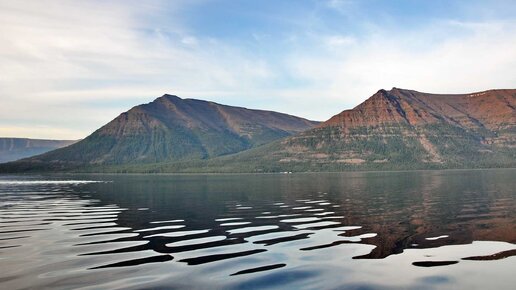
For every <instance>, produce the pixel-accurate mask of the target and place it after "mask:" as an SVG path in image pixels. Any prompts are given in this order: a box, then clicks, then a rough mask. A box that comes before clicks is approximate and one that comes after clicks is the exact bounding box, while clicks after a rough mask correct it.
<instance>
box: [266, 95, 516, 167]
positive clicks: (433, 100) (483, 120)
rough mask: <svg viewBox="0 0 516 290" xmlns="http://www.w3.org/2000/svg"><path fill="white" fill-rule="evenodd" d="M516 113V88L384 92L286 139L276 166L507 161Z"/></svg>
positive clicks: (515, 143)
mask: <svg viewBox="0 0 516 290" xmlns="http://www.w3.org/2000/svg"><path fill="white" fill-rule="evenodd" d="M515 107H516V90H489V91H485V92H477V93H471V94H461V95H440V94H427V93H421V92H417V91H412V90H403V89H398V88H393V89H392V90H390V91H386V90H380V91H378V92H377V93H376V94H374V95H373V96H371V97H370V98H369V99H367V100H366V101H364V102H363V103H361V104H360V105H358V106H357V107H355V108H353V109H351V110H345V111H343V112H341V113H340V114H337V115H335V116H333V117H332V118H330V119H329V120H328V121H326V122H323V123H321V124H320V125H319V126H318V127H317V128H314V129H312V130H308V131H306V132H304V133H301V134H299V135H296V136H292V137H289V138H287V139H285V140H284V141H283V142H282V144H281V146H279V147H278V150H276V151H274V152H272V153H271V155H273V156H275V157H271V160H275V159H277V160H278V162H280V163H284V164H288V163H293V164H295V163H305V164H306V163H312V165H314V164H319V165H320V166H322V167H324V166H326V165H327V164H341V167H351V168H352V167H359V165H362V166H363V165H367V164H369V165H371V166H372V167H375V166H376V167H381V166H380V164H389V163H393V164H407V165H408V164H435V165H436V166H445V165H446V164H450V163H451V164H453V165H454V166H459V167H460V165H461V164H465V163H468V162H473V163H475V162H477V163H482V162H486V164H488V163H489V162H491V161H492V162H498V161H503V160H502V159H503V158H508V157H509V158H510V157H511V156H513V155H514V152H513V151H514V150H512V149H514V148H515V147H516V110H515ZM498 153H501V154H498ZM336 166H337V167H338V166H339V165H336ZM316 167H317V166H316ZM330 167H331V166H330ZM333 167H335V166H333Z"/></svg>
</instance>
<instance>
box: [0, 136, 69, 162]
mask: <svg viewBox="0 0 516 290" xmlns="http://www.w3.org/2000/svg"><path fill="white" fill-rule="evenodd" d="M75 142H77V140H44V139H29V138H7V137H4V138H2V137H0V163H3V162H9V161H14V160H18V159H22V158H27V157H31V156H34V155H38V154H42V153H45V152H48V151H51V150H54V149H57V148H62V147H65V146H68V145H71V144H73V143H75Z"/></svg>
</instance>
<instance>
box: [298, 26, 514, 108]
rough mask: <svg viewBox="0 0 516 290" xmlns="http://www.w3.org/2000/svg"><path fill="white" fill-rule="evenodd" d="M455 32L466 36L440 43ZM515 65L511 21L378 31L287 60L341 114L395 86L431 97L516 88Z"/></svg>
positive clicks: (457, 36) (454, 36) (458, 36)
mask: <svg viewBox="0 0 516 290" xmlns="http://www.w3.org/2000/svg"><path fill="white" fill-rule="evenodd" d="M457 28H460V29H461V30H465V31H461V33H460V35H449V36H448V37H442V38H441V35H446V33H447V32H449V31H454V30H456V29H457ZM436 38H440V39H439V40H436ZM320 40H321V41H324V40H327V38H324V37H321V38H320ZM515 64H516V25H515V23H513V22H506V23H460V22H446V23H444V24H442V25H435V26H433V27H432V29H429V30H427V31H418V32H417V33H405V34H398V35H396V34H395V33H394V32H389V31H377V33H375V34H373V35H371V36H370V37H365V38H364V39H362V40H360V41H358V42H356V43H355V44H353V45H352V46H344V47H342V49H341V50H336V51H334V52H333V53H324V54H319V55H312V54H310V55H302V54H298V55H294V56H292V57H291V58H290V60H289V66H290V68H291V72H292V73H293V74H296V75H298V76H300V77H302V78H304V79H307V80H312V81H314V86H313V87H314V88H318V89H320V91H319V93H320V94H321V95H323V96H326V98H327V101H328V102H332V103H335V104H337V103H338V102H340V103H341V104H343V106H341V107H342V109H345V108H350V107H352V106H355V105H357V104H358V103H359V102H361V101H363V100H365V99H366V98H367V97H369V96H370V95H371V94H373V93H374V92H376V91H377V90H378V89H381V88H384V89H390V88H391V87H394V86H396V87H401V88H407V89H416V90H420V91H424V92H433V93H466V92H472V91H480V90H486V89H491V88H514V85H515V84H516V66H515ZM334 113H338V112H334Z"/></svg>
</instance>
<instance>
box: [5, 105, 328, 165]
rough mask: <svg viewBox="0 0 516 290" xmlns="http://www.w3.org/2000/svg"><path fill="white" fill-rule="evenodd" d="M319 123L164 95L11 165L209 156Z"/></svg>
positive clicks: (119, 162) (110, 163) (78, 163)
mask: <svg viewBox="0 0 516 290" xmlns="http://www.w3.org/2000/svg"><path fill="white" fill-rule="evenodd" d="M317 124H319V123H318V122H314V121H309V120H306V119H303V118H299V117H295V116H291V115H287V114H281V113H277V112H271V111H262V110H250V109H246V108H240V107H231V106H225V105H220V104H217V103H213V102H207V101H202V100H195V99H181V98H179V97H177V96H173V95H164V96H162V97H160V98H157V99H156V100H154V101H153V102H151V103H148V104H143V105H139V106H136V107H133V108H132V109H130V110H129V111H127V112H125V113H122V114H121V115H119V116H118V117H116V118H115V119H114V120H112V121H111V122H109V123H108V124H106V125H105V126H103V127H102V128H100V129H98V130H97V131H95V132H94V133H93V134H91V135H90V136H88V137H86V138H85V139H83V140H81V141H80V142H77V143H75V144H73V145H72V146H69V147H66V148H62V149H59V150H55V151H51V152H48V153H46V154H43V155H39V156H36V157H32V158H29V159H25V160H22V161H19V162H17V163H15V164H11V165H10V166H11V167H12V168H19V169H37V168H41V169H69V168H75V167H85V166H99V165H116V164H141V163H155V162H176V161H182V160H198V159H207V158H213V157H216V156H221V155H226V154H231V153H236V152H239V151H243V150H246V149H249V148H253V147H256V146H260V145H263V144H266V143H269V142H271V141H274V140H277V139H279V138H283V137H286V136H289V135H292V134H296V133H299V132H302V131H305V130H307V129H310V128H312V127H314V126H316V125H317Z"/></svg>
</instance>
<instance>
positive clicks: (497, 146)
mask: <svg viewBox="0 0 516 290" xmlns="http://www.w3.org/2000/svg"><path fill="white" fill-rule="evenodd" d="M195 104H204V106H200V107H198V106H193V105H195ZM190 105H192V106H193V107H188V106H190ZM148 106H150V107H153V106H158V107H159V108H160V110H164V111H160V110H157V109H156V110H153V111H156V112H157V113H156V118H155V119H152V120H144V119H143V120H142V119H141V118H142V116H146V114H145V112H146V108H148ZM185 106H186V107H185ZM212 107H215V108H216V109H217V110H213V108H212ZM226 107H227V108H231V109H226ZM515 107H516V89H495V90H488V91H482V92H475V93H468V94H429V93H422V92H418V91H415V90H406V89H399V88H393V89H391V90H388V91H387V90H379V91H378V92H376V93H375V94H373V95H372V96H371V97H370V98H368V99H367V100H365V101H364V102H362V103H361V104H359V105H358V106H356V107H355V108H353V109H349V110H344V111H342V112H341V113H339V114H336V115H334V116H333V117H331V118H330V119H328V120H327V121H325V122H322V123H318V124H317V123H315V122H312V123H310V124H311V126H308V127H310V128H307V129H306V130H302V128H301V127H303V126H305V125H306V122H310V121H307V120H305V119H303V120H304V121H301V123H302V124H305V125H299V123H295V124H297V125H296V126H287V125H288V124H289V123H288V122H286V124H284V125H283V126H286V127H284V129H286V128H288V129H289V130H291V134H288V135H287V134H284V136H280V137H278V135H275V136H274V137H275V138H258V139H259V140H258V141H259V142H255V143H252V144H251V143H247V144H251V145H252V146H248V147H246V148H244V149H242V150H233V152H230V151H231V150H227V151H224V148H226V147H224V146H225V145H226V144H225V143H224V140H225V139H224V138H229V137H228V136H235V135H237V136H239V137H238V138H236V140H242V139H239V138H240V137H242V136H248V135H249V136H248V137H249V138H247V139H246V140H247V142H252V138H253V136H260V134H261V133H260V132H261V129H260V126H258V127H256V126H255V127H254V128H253V126H250V127H249V124H250V123H245V122H242V118H243V117H245V115H244V116H241V114H239V112H240V110H248V109H244V108H238V107H231V106H226V105H220V104H216V103H210V102H206V101H202V100H195V99H185V100H183V99H180V98H178V97H177V96H168V95H164V96H163V97H161V98H158V99H157V100H156V101H154V102H152V103H149V104H145V105H142V106H137V107H135V108H136V109H135V108H133V109H135V111H136V112H134V111H133V112H132V113H131V114H128V113H129V112H131V110H133V109H131V110H129V111H128V112H126V113H123V114H121V115H120V116H126V117H127V118H132V119H134V120H133V121H134V122H136V123H138V124H140V125H141V126H140V127H138V128H140V129H142V128H143V129H145V128H147V127H157V128H159V127H160V126H161V125H162V123H165V124H166V123H167V122H168V121H171V120H173V121H174V122H173V123H174V124H181V126H182V127H181V128H190V129H191V128H197V129H199V130H201V131H202V130H205V129H207V128H208V129H209V130H211V131H210V132H217V134H218V135H214V136H215V137H213V138H211V139H210V138H207V139H206V140H207V142H208V143H209V142H211V143H210V144H212V145H213V146H212V148H211V149H210V150H212V151H211V152H201V153H202V154H200V155H199V152H197V153H196V154H197V155H193V158H192V155H183V157H184V156H186V157H185V158H176V159H169V160H165V161H164V160H158V159H156V160H155V161H153V160H149V162H145V163H146V164H136V163H135V162H119V163H109V162H90V163H88V165H91V166H89V168H88V169H84V170H85V171H108V172H279V171H344V170H392V169H395V170H405V169H443V168H489V167H515V166H516V110H515ZM167 108H168V109H167ZM207 108H211V109H207ZM170 111H177V112H180V114H178V113H175V114H173V115H172V117H171V116H170V115H168V114H167V112H170ZM160 112H161V113H160ZM221 112H222V113H221ZM246 112H247V111H246ZM258 112H263V111H259V110H258ZM224 113H227V114H224ZM124 114H125V115H124ZM228 114H229V115H228ZM270 114H273V115H274V114H275V113H274V112H268V111H265V112H264V113H261V114H256V115H253V116H254V117H256V118H258V120H261V122H262V123H261V124H262V125H268V126H269V127H267V128H268V129H270V130H272V131H267V132H277V131H275V130H277V129H278V128H277V127H274V126H273V124H270V123H271V122H270V120H269V115H270ZM120 116H119V117H120ZM191 116H201V117H199V118H195V119H192V118H191ZM214 116H219V117H218V118H214ZM282 116H283V118H280V119H279V120H280V121H281V120H283V122H285V119H284V118H287V119H288V118H295V117H293V116H288V117H285V116H284V115H282ZM119 117H117V118H116V119H115V120H118V121H123V118H121V119H119ZM171 118H172V119H171ZM115 120H113V121H112V122H114V121H115ZM167 120H168V121H167ZM206 120H216V122H206ZM267 120H268V121H267ZM276 121H277V120H276ZM124 122H125V121H124ZM110 123H111V122H110ZM110 123H108V124H107V125H105V126H104V127H102V128H101V129H102V130H105V127H106V128H107V129H109V128H110V126H109V125H110ZM125 123H127V124H129V123H131V122H125ZM272 123H275V122H272ZM142 124H143V125H145V126H143V125H142ZM223 124H224V126H222V125H223ZM279 124H282V122H279ZM275 126H278V125H277V124H276V125H275ZM103 128H104V129H103ZM114 128H118V129H120V128H122V129H123V126H114ZM101 129H99V130H101ZM102 130H101V131H102ZM296 130H297V131H296ZM107 131H108V132H109V130H107ZM188 132H190V131H188ZM228 132H229V135H228V134H226V133H228ZM257 132H258V134H257ZM111 133H113V132H111ZM115 133H116V132H115ZM219 133H223V134H222V135H221V134H219ZM118 134H122V135H123V130H121V131H118ZM253 134H254V135H253ZM262 135H263V134H262ZM176 136H182V135H181V134H179V135H176ZM221 136H222V139H220V138H219V139H217V138H218V137H221ZM188 140H189V139H188ZM159 141H161V142H157V143H156V144H158V145H159V146H166V145H167V144H168V143H167V142H163V140H159ZM165 141H166V140H165ZM176 141H177V140H171V141H170V142H176ZM237 143H238V142H237ZM187 145H188V146H195V145H196V144H194V143H192V144H187ZM233 145H234V144H233ZM237 147H238V146H237ZM239 148H240V149H241V148H242V147H239ZM230 149H231V148H230ZM217 150H218V151H217ZM54 152H56V151H54ZM221 152H222V154H220V153H221ZM213 153H218V154H213ZM49 154H52V153H49ZM203 154H204V155H203ZM33 161H35V162H36V163H38V162H43V163H45V162H47V163H48V161H45V160H41V159H39V160H38V159H37V158H36V159H33ZM101 161H102V160H101ZM20 164H21V165H23V162H21V163H18V165H20ZM25 165H26V166H25V168H27V166H28V167H30V166H31V165H32V166H33V165H34V162H32V164H31V162H28V163H27V164H25ZM15 167H16V166H15ZM22 167H23V166H22Z"/></svg>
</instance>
